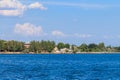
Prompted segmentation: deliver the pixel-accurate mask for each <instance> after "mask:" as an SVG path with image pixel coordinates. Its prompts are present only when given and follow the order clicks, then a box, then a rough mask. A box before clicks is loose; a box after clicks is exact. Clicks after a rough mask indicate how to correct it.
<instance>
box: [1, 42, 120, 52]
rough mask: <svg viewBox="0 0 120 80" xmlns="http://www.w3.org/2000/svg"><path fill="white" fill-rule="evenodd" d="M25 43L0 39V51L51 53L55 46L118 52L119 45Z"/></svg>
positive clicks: (69, 48) (73, 49) (73, 50)
mask: <svg viewBox="0 0 120 80" xmlns="http://www.w3.org/2000/svg"><path fill="white" fill-rule="evenodd" d="M25 45H26V43H25V42H21V41H15V40H11V41H5V40H0V52H24V53H26V52H28V53H29V52H33V53H52V52H54V49H55V47H57V48H58V50H59V51H60V50H61V49H64V48H65V49H67V50H66V51H67V52H69V50H71V51H72V52H74V53H76V52H120V46H118V47H112V46H105V44H104V43H103V42H102V43H99V44H95V43H91V44H85V43H82V44H80V45H79V46H76V45H71V44H68V43H67V44H65V43H63V42H59V43H58V44H56V43H55V42H54V41H44V40H42V41H31V42H30V43H29V47H25Z"/></svg>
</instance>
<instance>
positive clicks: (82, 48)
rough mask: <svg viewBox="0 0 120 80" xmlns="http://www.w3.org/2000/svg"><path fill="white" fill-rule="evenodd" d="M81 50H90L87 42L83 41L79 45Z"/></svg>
mask: <svg viewBox="0 0 120 80" xmlns="http://www.w3.org/2000/svg"><path fill="white" fill-rule="evenodd" d="M79 48H80V51H81V52H88V46H87V44H85V43H83V44H81V45H80V46H79Z"/></svg>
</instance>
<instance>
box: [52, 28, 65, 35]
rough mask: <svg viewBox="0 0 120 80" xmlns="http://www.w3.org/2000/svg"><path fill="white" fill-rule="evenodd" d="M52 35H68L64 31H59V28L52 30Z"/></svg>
mask: <svg viewBox="0 0 120 80" xmlns="http://www.w3.org/2000/svg"><path fill="white" fill-rule="evenodd" d="M52 35H53V36H57V37H59V36H62V37H64V36H66V35H65V34H64V33H63V32H61V31H58V30H55V31H52Z"/></svg>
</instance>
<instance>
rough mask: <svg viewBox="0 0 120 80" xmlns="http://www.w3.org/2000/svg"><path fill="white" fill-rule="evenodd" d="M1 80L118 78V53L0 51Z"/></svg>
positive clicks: (119, 64) (117, 79) (104, 79)
mask: <svg viewBox="0 0 120 80" xmlns="http://www.w3.org/2000/svg"><path fill="white" fill-rule="evenodd" d="M0 80H120V54H44V55H43V54H39V55H37V54H35V55H33V54H29V55H28V54H21V55H17V54H16V55H15V54H14V55H3V54H1V55H0Z"/></svg>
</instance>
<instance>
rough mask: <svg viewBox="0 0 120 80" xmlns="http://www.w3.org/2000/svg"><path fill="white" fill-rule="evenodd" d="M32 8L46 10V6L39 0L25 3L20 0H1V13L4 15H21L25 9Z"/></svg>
mask: <svg viewBox="0 0 120 80" xmlns="http://www.w3.org/2000/svg"><path fill="white" fill-rule="evenodd" d="M28 8H29V9H31V8H38V9H40V10H45V9H46V8H45V7H44V6H43V5H42V4H41V3H38V2H35V3H31V4H30V5H24V4H22V3H21V2H20V1H19V0H0V15H4V16H21V15H23V13H24V11H25V10H27V9H28Z"/></svg>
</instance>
